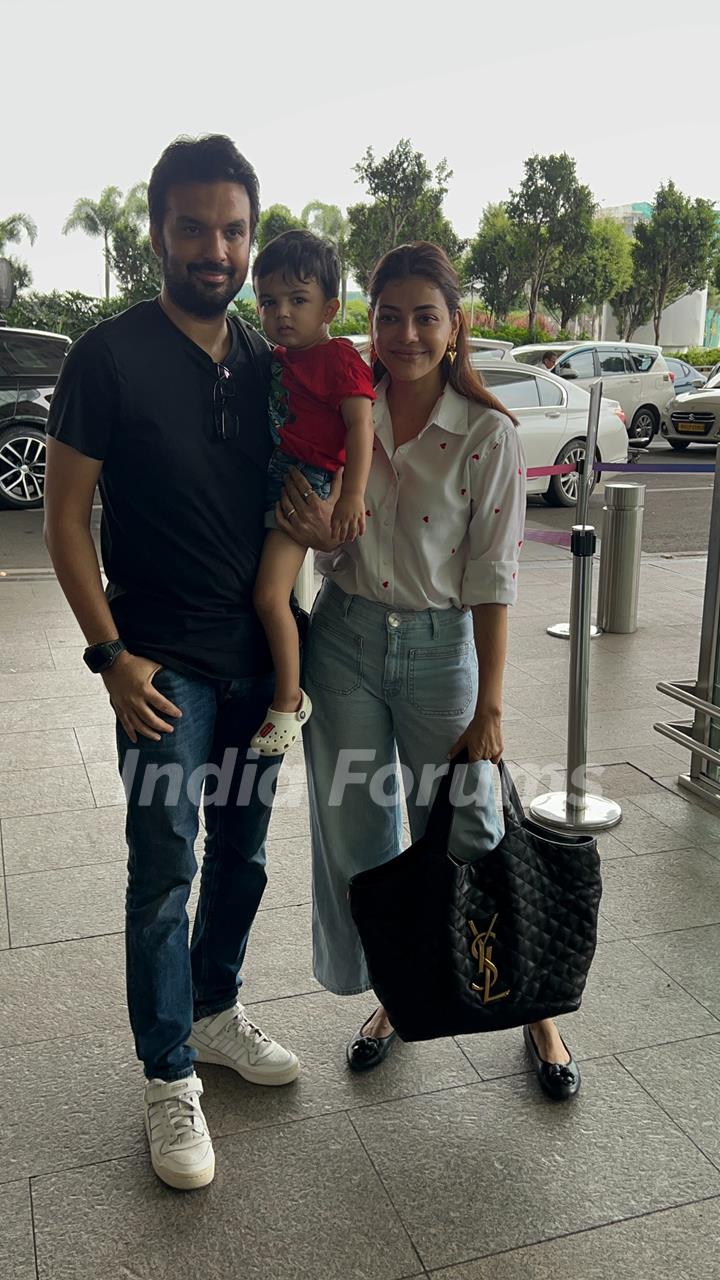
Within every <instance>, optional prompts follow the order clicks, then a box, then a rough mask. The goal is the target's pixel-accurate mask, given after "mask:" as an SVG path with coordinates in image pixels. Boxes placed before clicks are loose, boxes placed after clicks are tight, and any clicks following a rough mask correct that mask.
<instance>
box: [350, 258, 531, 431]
mask: <svg viewBox="0 0 720 1280" xmlns="http://www.w3.org/2000/svg"><path fill="white" fill-rule="evenodd" d="M410 276H422V277H423V278H424V279H425V280H428V281H429V282H430V284H433V285H435V287H436V289H439V290H440V292H441V293H442V295H443V298H444V299H445V303H446V305H447V309H448V311H449V312H450V316H451V318H453V317H454V316H455V315H459V317H460V328H459V329H458V332H457V339H456V345H455V350H456V352H457V356H456V359H455V361H454V363H451V362H450V360H448V358H447V356H446V355H445V356H443V359H442V361H441V364H440V370H441V374H442V378H443V385H444V384H445V383H446V382H449V384H450V386H451V387H452V388H453V390H454V391H457V393H458V395H461V396H464V397H465V399H466V400H474V401H475V402H476V403H477V404H484V405H486V407H487V408H488V409H495V410H497V411H498V412H499V413H504V414H507V416H508V417H509V418H511V419H512V421H513V422H515V419H514V418H513V415H512V414H511V413H508V410H507V409H506V408H505V406H504V405H502V404H501V403H500V401H499V400H498V399H497V398H496V397H495V396H494V395H493V394H492V392H491V391H488V389H487V387H486V386H485V384H484V383H483V380H482V378H481V376H480V374H479V373H478V372H477V371H476V370H475V369H473V367H472V365H471V363H470V347H469V343H468V336H469V335H468V324H467V320H466V318H465V313H464V311H463V309H462V307H461V305H460V281H459V279H458V275H457V272H456V271H455V268H454V267H453V265H452V263H451V261H450V259H449V258H448V256H447V254H446V253H445V251H444V250H443V249H439V248H438V246H437V245H435V244H430V243H429V241H427V240H415V241H414V242H413V243H412V244H400V245H398V246H397V248H396V249H391V250H390V251H389V253H386V254H385V255H384V257H382V258H381V259H380V261H379V262H378V263H376V264H375V267H374V268H373V272H372V275H371V277H370V286H369V294H370V307H371V309H372V310H373V311H375V308H376V307H377V303H378V299H379V297H380V294H381V293H382V291H383V289H384V288H385V286H386V284H389V283H390V281H391V280H407V279H409V277H410ZM386 373H387V370H386V368H385V366H384V364H383V363H382V361H381V360H378V359H377V358H376V359H375V361H374V363H373V374H374V376H375V381H376V383H377V382H379V381H380V379H381V378H383V377H384V376H385V374H386Z"/></svg>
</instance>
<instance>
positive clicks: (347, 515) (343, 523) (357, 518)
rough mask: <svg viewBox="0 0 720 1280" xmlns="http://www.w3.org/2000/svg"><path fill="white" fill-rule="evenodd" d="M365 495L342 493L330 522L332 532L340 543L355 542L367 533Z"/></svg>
mask: <svg viewBox="0 0 720 1280" xmlns="http://www.w3.org/2000/svg"><path fill="white" fill-rule="evenodd" d="M364 499H365V495H364V494H362V493H360V494H352V493H341V494H340V497H339V498H338V500H337V502H336V503H335V509H334V511H333V513H332V519H331V521H330V532H331V533H332V536H333V538H337V540H338V542H354V541H355V539H356V538H358V537H360V535H361V534H363V533H364V532H365V500H364Z"/></svg>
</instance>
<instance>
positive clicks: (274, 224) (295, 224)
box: [257, 204, 303, 253]
mask: <svg viewBox="0 0 720 1280" xmlns="http://www.w3.org/2000/svg"><path fill="white" fill-rule="evenodd" d="M302 225H303V224H302V222H301V221H300V219H299V218H296V217H295V214H294V213H291V212H290V210H289V209H288V207H287V205H286V204H271V205H270V206H269V208H267V209H263V212H262V213H261V214H260V217H259V219H258V225H257V248H258V253H259V252H260V250H261V249H264V248H265V245H266V244H269V243H270V241H271V240H274V239H275V237H276V236H280V235H282V233H283V231H296V230H297V229H298V228H299V227H301V226H302Z"/></svg>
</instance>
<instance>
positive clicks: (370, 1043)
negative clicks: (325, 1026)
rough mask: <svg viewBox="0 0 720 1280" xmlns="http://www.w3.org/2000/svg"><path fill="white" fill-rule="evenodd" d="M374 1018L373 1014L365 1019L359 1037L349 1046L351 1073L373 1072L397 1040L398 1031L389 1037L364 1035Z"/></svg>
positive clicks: (354, 1038) (392, 1032) (354, 1037)
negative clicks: (364, 1030) (365, 1029)
mask: <svg viewBox="0 0 720 1280" xmlns="http://www.w3.org/2000/svg"><path fill="white" fill-rule="evenodd" d="M373 1016H374V1015H373V1014H372V1013H371V1014H370V1017H369V1018H366V1019H365V1021H364V1022H363V1025H362V1027H361V1028H360V1030H359V1031H358V1033H357V1035H356V1036H353V1039H352V1040H351V1041H350V1042H349V1044H348V1047H347V1060H348V1066H349V1067H350V1070H351V1071H371V1070H372V1068H373V1067H377V1066H379V1065H380V1063H381V1062H382V1061H383V1059H384V1058H387V1056H388V1054H389V1052H390V1050H391V1049H392V1047H393V1044H394V1043H395V1041H396V1040H397V1031H391V1032H390V1035H389V1036H366V1035H363V1028H364V1027H366V1026H367V1024H368V1022H370V1020H371V1018H372V1017H373Z"/></svg>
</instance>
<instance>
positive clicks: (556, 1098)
mask: <svg viewBox="0 0 720 1280" xmlns="http://www.w3.org/2000/svg"><path fill="white" fill-rule="evenodd" d="M523 1040H524V1041H525V1047H526V1049H527V1051H528V1053H529V1054H530V1057H531V1059H532V1064H533V1066H534V1068H535V1074H536V1076H537V1078H538V1080H539V1081H540V1086H541V1088H542V1089H543V1090H544V1091H545V1093H546V1094H547V1095H548V1097H549V1098H552V1100H553V1102H567V1100H568V1098H572V1097H574V1096H575V1094H576V1093H577V1091H578V1089H579V1088H580V1068H579V1066H578V1064H577V1062H576V1061H575V1059H574V1058H573V1056H572V1053H570V1050H569V1049H568V1047H567V1045H566V1044H565V1041H564V1040H563V1045H564V1047H565V1048H566V1049H567V1051H568V1053H569V1054H570V1061H569V1062H564V1063H560V1062H546V1061H545V1059H544V1058H541V1057H540V1054H539V1053H538V1051H537V1045H536V1044H535V1041H534V1040H533V1035H532V1031H531V1030H530V1028H529V1027H523Z"/></svg>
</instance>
